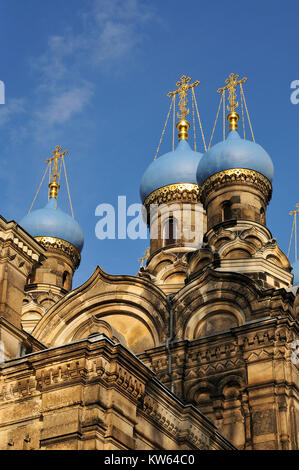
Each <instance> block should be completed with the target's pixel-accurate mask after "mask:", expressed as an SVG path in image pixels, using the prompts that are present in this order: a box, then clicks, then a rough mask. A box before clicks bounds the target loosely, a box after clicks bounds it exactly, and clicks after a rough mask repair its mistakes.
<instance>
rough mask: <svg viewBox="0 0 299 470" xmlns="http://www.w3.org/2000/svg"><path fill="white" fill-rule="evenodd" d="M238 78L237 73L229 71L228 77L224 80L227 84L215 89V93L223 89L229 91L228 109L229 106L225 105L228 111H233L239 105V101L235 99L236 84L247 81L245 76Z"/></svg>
mask: <svg viewBox="0 0 299 470" xmlns="http://www.w3.org/2000/svg"><path fill="white" fill-rule="evenodd" d="M238 78H239V75H236V74H234V73H231V74H230V75H229V77H228V78H227V79H226V80H225V83H227V85H226V86H225V87H223V88H219V89H218V90H217V93H222V92H224V91H225V90H228V91H229V96H228V101H229V104H230V109H229V106H228V107H227V109H228V111H231V112H234V111H235V110H236V109H237V107H238V106H239V103H238V102H237V101H236V98H237V94H236V88H237V86H238V85H240V84H241V83H244V82H247V78H246V77H244V78H242V79H241V80H238Z"/></svg>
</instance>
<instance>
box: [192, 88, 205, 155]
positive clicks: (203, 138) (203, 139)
mask: <svg viewBox="0 0 299 470" xmlns="http://www.w3.org/2000/svg"><path fill="white" fill-rule="evenodd" d="M192 95H193V98H194V102H195V107H196V112H197V118H198V122H199V127H200V131H201V137H202V141H203V144H204V148H205V151H207V146H206V141H205V136H204V133H203V130H202V125H201V120H200V116H199V111H198V106H197V101H196V98H195V93H194V88H192Z"/></svg>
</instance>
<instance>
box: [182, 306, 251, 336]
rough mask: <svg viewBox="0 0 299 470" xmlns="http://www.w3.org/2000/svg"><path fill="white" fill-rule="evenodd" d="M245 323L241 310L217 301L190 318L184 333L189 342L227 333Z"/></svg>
mask: <svg viewBox="0 0 299 470" xmlns="http://www.w3.org/2000/svg"><path fill="white" fill-rule="evenodd" d="M244 322H245V316H244V314H243V312H242V311H241V310H240V308H237V307H236V306H235V305H233V304H232V303H230V302H222V301H219V300H216V301H215V302H213V303H210V304H207V305H204V306H202V307H201V308H200V309H199V310H198V311H195V312H194V313H193V315H192V316H191V317H190V318H189V321H188V322H187V324H186V326H185V330H184V332H183V334H184V338H185V339H188V340H193V339H197V338H200V337H203V336H209V335H211V334H216V333H220V332H222V331H227V330H229V329H230V328H234V327H236V326H240V325H242V324H243V323H244Z"/></svg>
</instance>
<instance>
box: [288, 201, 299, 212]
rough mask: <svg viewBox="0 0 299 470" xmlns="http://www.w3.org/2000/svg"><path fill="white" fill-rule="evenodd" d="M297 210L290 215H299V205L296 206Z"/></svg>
mask: <svg viewBox="0 0 299 470" xmlns="http://www.w3.org/2000/svg"><path fill="white" fill-rule="evenodd" d="M296 207H297V209H296V210H295V211H291V212H289V214H290V215H294V214H298V213H299V204H296Z"/></svg>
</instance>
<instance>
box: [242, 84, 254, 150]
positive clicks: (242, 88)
mask: <svg viewBox="0 0 299 470" xmlns="http://www.w3.org/2000/svg"><path fill="white" fill-rule="evenodd" d="M240 89H241V93H242V95H243V100H244V105H245V109H246V113H247V119H248V122H249V127H250V130H251V135H252V140H253V142H255V139H254V135H253V130H252V125H251V121H250V117H249V113H248V109H247V104H246V99H245V95H244V91H243V87H242V83H240Z"/></svg>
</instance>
